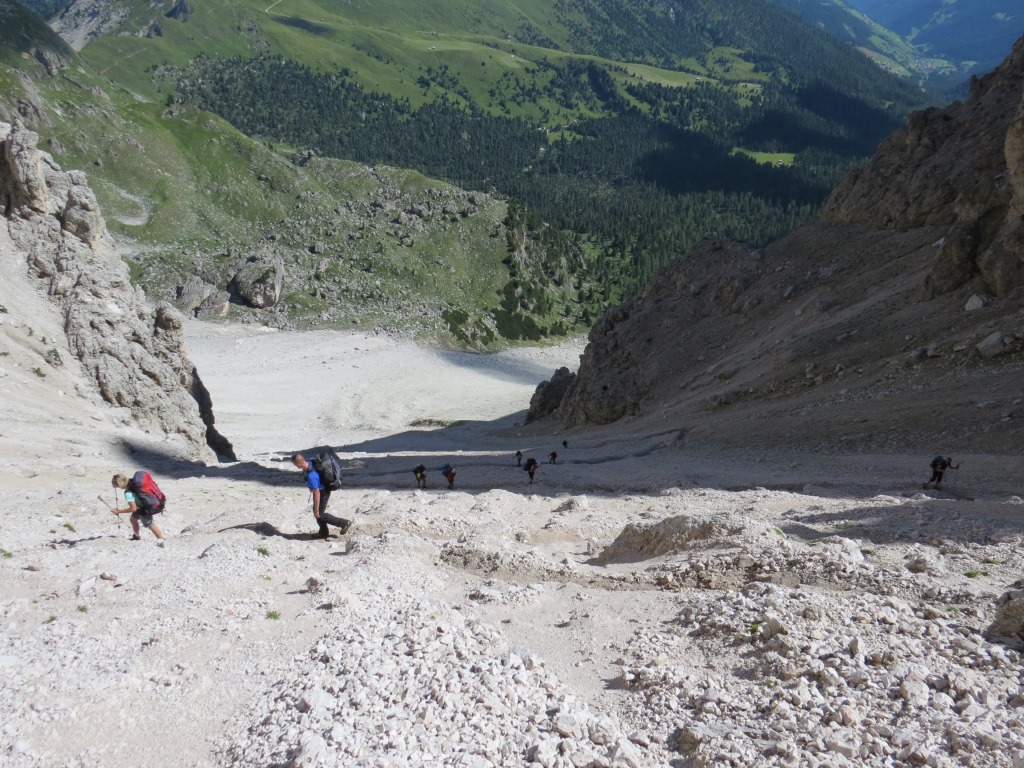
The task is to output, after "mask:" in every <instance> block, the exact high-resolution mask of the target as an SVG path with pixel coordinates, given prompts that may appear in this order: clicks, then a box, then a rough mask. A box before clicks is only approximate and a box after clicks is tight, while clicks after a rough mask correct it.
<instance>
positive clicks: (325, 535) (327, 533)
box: [316, 523, 331, 539]
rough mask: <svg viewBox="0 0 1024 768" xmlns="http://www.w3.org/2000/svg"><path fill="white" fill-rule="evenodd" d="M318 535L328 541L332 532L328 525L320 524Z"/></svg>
mask: <svg viewBox="0 0 1024 768" xmlns="http://www.w3.org/2000/svg"><path fill="white" fill-rule="evenodd" d="M316 535H317V536H319V537H320V538H321V539H326V538H328V537H329V536H330V535H331V532H330V531H329V530H328V529H327V523H320V530H319V531H318V532H317V534H316Z"/></svg>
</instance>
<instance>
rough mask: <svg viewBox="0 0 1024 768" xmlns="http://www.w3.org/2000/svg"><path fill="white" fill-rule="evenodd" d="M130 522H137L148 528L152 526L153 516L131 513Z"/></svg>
mask: <svg viewBox="0 0 1024 768" xmlns="http://www.w3.org/2000/svg"><path fill="white" fill-rule="evenodd" d="M132 520H138V521H139V522H140V523H142V524H143V525H144V526H146V527H147V528H149V527H150V526H151V525H153V516H152V515H145V514H143V513H141V512H133V513H132Z"/></svg>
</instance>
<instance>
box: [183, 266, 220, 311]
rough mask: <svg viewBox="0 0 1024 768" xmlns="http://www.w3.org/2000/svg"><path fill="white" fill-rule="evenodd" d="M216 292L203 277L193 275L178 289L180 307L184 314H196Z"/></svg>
mask: <svg viewBox="0 0 1024 768" xmlns="http://www.w3.org/2000/svg"><path fill="white" fill-rule="evenodd" d="M216 290H217V289H216V288H214V287H213V286H212V285H208V284H206V283H204V282H203V280H202V278H201V277H199V276H197V275H192V276H191V277H189V279H188V280H186V281H185V284H184V285H183V286H181V287H180V288H179V289H178V301H177V304H178V307H179V308H180V309H181V310H182V311H183V312H189V313H194V312H195V311H196V310H197V309H199V307H200V305H202V303H203V302H204V301H205V300H206V299H207V297H209V296H210V295H211V294H212V293H214V292H215V291H216Z"/></svg>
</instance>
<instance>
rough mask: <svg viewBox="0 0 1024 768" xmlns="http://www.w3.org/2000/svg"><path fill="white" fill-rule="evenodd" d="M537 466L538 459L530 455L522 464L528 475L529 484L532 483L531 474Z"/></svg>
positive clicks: (532, 474) (535, 470)
mask: <svg viewBox="0 0 1024 768" xmlns="http://www.w3.org/2000/svg"><path fill="white" fill-rule="evenodd" d="M539 466H540V464H539V463H538V461H537V460H536V459H534V458H532V457H531V458H529V459H527V460H526V463H525V464H524V465H523V469H525V470H526V471H527V473H529V475H530V485H533V476H534V474H535V473H536V472H537V467H539Z"/></svg>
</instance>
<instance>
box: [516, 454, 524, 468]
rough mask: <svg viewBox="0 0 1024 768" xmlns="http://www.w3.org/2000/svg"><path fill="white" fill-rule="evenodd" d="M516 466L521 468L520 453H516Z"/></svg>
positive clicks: (521, 456) (521, 455) (521, 458)
mask: <svg viewBox="0 0 1024 768" xmlns="http://www.w3.org/2000/svg"><path fill="white" fill-rule="evenodd" d="M516 466H517V467H521V466H523V452H522V451H516Z"/></svg>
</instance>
